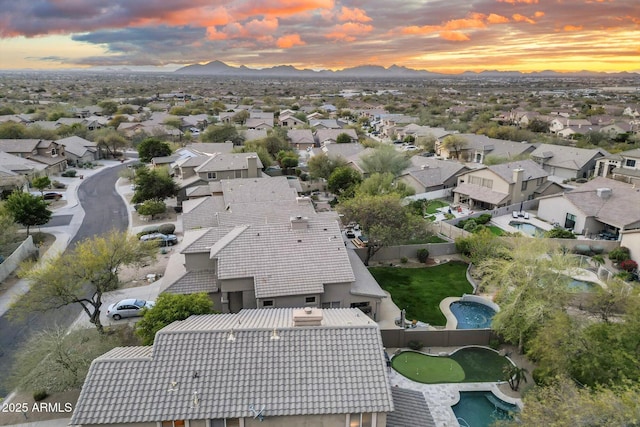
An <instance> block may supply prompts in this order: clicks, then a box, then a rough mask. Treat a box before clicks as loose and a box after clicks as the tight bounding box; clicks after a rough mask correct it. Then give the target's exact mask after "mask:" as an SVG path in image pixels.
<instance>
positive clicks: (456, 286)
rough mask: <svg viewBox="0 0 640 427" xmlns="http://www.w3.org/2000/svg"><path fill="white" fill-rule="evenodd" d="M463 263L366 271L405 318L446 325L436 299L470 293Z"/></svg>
mask: <svg viewBox="0 0 640 427" xmlns="http://www.w3.org/2000/svg"><path fill="white" fill-rule="evenodd" d="M466 270H467V264H465V263H463V262H448V263H446V264H440V265H437V266H435V267H425V268H401V267H371V268H370V269H369V271H370V272H371V274H372V275H373V277H375V279H376V280H377V281H378V283H379V284H380V286H381V287H382V289H384V290H385V291H387V292H389V293H390V294H391V298H392V299H393V302H394V303H395V304H396V305H397V306H398V307H400V308H401V309H402V308H404V309H406V310H407V320H412V319H418V320H420V321H422V322H425V323H429V324H431V325H434V326H444V325H446V322H447V321H446V318H445V317H444V314H442V312H441V311H440V301H442V300H443V299H445V298H446V297H459V296H462V294H465V293H466V294H470V293H472V292H473V287H472V286H471V284H470V283H469V282H468V281H467V277H466Z"/></svg>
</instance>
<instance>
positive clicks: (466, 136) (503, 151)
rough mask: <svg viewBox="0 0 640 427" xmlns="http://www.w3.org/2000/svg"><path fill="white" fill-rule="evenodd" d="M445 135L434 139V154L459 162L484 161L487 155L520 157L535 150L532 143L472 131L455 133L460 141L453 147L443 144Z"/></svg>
mask: <svg viewBox="0 0 640 427" xmlns="http://www.w3.org/2000/svg"><path fill="white" fill-rule="evenodd" d="M446 137H447V136H443V137H440V138H438V139H436V142H435V152H436V154H438V155H439V156H441V157H443V158H445V159H457V160H459V161H461V162H473V163H484V161H485V159H486V158H487V157H489V156H491V157H493V158H496V159H514V158H521V157H522V156H526V155H528V154H530V153H531V152H533V151H534V150H535V146H534V145H533V144H529V143H523V142H516V141H508V140H503V139H495V138H489V137H488V136H486V135H476V134H474V133H461V134H458V135H455V137H456V138H460V139H461V141H462V143H461V144H460V145H459V146H458V147H456V148H457V149H454V148H452V147H448V146H447V145H446V144H444V141H445V139H446ZM456 151H457V152H456Z"/></svg>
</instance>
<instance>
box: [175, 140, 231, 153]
mask: <svg viewBox="0 0 640 427" xmlns="http://www.w3.org/2000/svg"><path fill="white" fill-rule="evenodd" d="M185 149H186V150H193V151H196V152H199V153H202V154H213V153H231V152H232V151H233V142H194V143H192V144H189V145H187V146H186V147H185Z"/></svg>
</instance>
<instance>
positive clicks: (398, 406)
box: [387, 387, 436, 427]
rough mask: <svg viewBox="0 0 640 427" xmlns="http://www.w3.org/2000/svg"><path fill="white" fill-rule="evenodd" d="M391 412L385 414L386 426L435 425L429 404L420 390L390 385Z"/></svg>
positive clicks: (421, 426) (412, 426)
mask: <svg viewBox="0 0 640 427" xmlns="http://www.w3.org/2000/svg"><path fill="white" fill-rule="evenodd" d="M391 394H392V396H393V406H394V409H393V412H391V413H390V414H387V427H435V426H436V423H435V421H434V420H433V417H432V416H431V411H429V406H428V405H427V401H426V400H425V398H424V395H423V394H422V392H420V391H416V390H409V389H406V388H400V387H391Z"/></svg>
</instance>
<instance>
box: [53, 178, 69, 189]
mask: <svg viewBox="0 0 640 427" xmlns="http://www.w3.org/2000/svg"><path fill="white" fill-rule="evenodd" d="M51 186H52V187H53V188H66V187H67V186H66V185H64V184H63V183H61V182H60V181H55V180H54V181H52V182H51Z"/></svg>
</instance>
